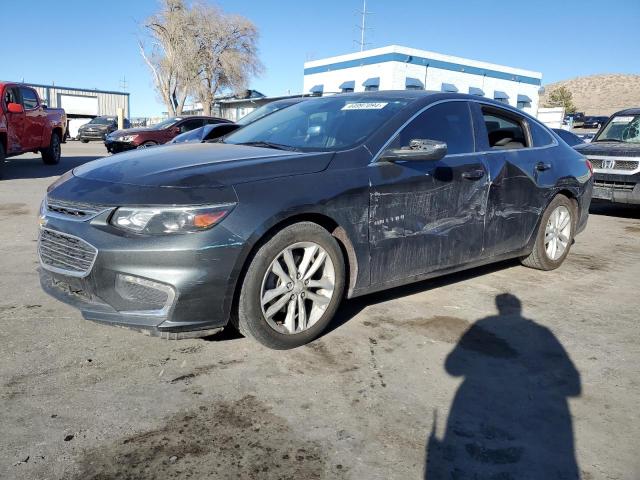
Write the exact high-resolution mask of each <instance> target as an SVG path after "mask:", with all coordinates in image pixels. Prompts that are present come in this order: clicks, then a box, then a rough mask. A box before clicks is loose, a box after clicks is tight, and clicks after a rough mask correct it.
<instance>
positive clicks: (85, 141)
mask: <svg viewBox="0 0 640 480" xmlns="http://www.w3.org/2000/svg"><path fill="white" fill-rule="evenodd" d="M80 141H81V142H82V143H89V140H87V139H85V138H81V139H80Z"/></svg>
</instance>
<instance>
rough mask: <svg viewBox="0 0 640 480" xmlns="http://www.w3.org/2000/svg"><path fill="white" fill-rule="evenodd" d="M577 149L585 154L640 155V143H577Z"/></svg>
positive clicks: (610, 155) (609, 155)
mask: <svg viewBox="0 0 640 480" xmlns="http://www.w3.org/2000/svg"><path fill="white" fill-rule="evenodd" d="M575 149H576V150H577V151H578V152H580V153H581V154H582V155H585V156H589V155H602V156H608V157H640V143H619V142H591V143H585V144H580V145H576V146H575Z"/></svg>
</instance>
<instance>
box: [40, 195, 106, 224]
mask: <svg viewBox="0 0 640 480" xmlns="http://www.w3.org/2000/svg"><path fill="white" fill-rule="evenodd" d="M105 208H107V207H104V206H102V205H90V204H87V203H78V202H67V201H64V200H56V199H54V198H47V211H48V212H51V213H56V214H58V215H64V216H68V217H73V218H75V219H76V220H85V219H88V218H91V217H95V216H96V215H97V214H98V213H100V212H101V211H102V210H104V209H105Z"/></svg>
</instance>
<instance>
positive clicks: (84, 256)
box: [38, 228, 98, 277]
mask: <svg viewBox="0 0 640 480" xmlns="http://www.w3.org/2000/svg"><path fill="white" fill-rule="evenodd" d="M38 253H39V255H40V262H41V264H42V266H43V268H46V269H47V270H51V271H54V272H58V273H63V274H65V275H70V276H73V277H84V276H86V275H88V274H89V272H90V271H91V267H93V262H94V261H95V259H96V256H97V254H98V250H96V248H95V247H94V246H93V245H90V244H89V243H87V242H85V241H84V240H82V239H80V238H78V237H74V236H73V235H67V234H65V233H61V232H57V231H55V230H49V229H48V228H43V229H41V230H40V238H39V240H38Z"/></svg>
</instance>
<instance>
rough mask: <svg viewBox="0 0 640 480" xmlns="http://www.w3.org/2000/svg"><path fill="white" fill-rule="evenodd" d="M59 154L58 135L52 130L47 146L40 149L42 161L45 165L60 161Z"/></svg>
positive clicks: (60, 153)
mask: <svg viewBox="0 0 640 480" xmlns="http://www.w3.org/2000/svg"><path fill="white" fill-rule="evenodd" d="M61 155H62V151H61V148H60V136H59V135H58V134H57V133H56V132H53V133H52V134H51V140H50V141H49V147H48V148H44V149H43V150H42V161H43V162H44V163H45V164H46V165H57V164H58V163H60V156H61Z"/></svg>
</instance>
